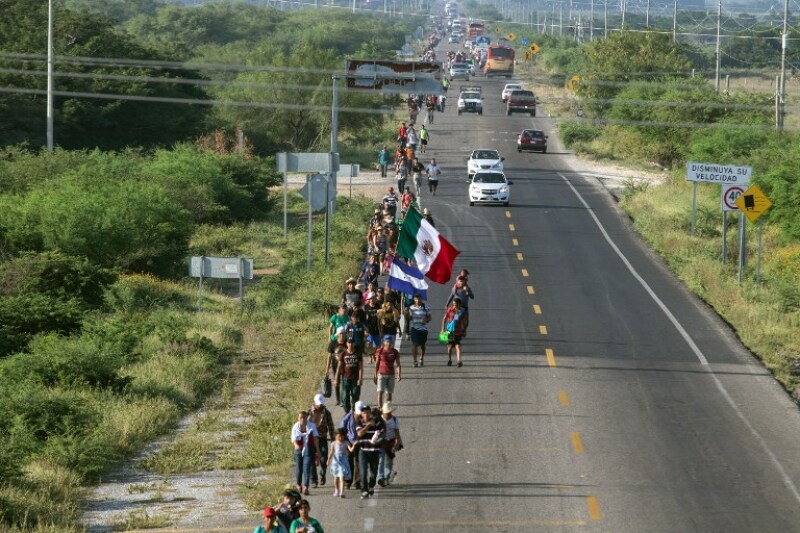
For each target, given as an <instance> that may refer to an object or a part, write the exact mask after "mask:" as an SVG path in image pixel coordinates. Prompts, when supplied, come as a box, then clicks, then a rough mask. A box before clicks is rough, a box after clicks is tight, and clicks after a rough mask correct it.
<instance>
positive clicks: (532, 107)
mask: <svg viewBox="0 0 800 533" xmlns="http://www.w3.org/2000/svg"><path fill="white" fill-rule="evenodd" d="M514 111H523V112H525V113H530V115H531V116H532V117H535V116H536V96H534V94H533V91H526V90H524V89H516V90H513V91H511V93H509V95H508V98H507V99H506V115H510V114H511V113H513V112H514Z"/></svg>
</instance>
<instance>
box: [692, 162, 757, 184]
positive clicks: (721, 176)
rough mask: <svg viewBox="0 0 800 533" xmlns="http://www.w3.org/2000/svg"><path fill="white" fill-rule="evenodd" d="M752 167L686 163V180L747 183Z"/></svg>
mask: <svg viewBox="0 0 800 533" xmlns="http://www.w3.org/2000/svg"><path fill="white" fill-rule="evenodd" d="M752 174H753V167H737V166H734V165H721V164H719V163H693V162H691V161H690V162H689V163H686V181H698V182H704V183H728V184H731V185H734V184H735V185H747V184H749V183H750V176H751V175H752Z"/></svg>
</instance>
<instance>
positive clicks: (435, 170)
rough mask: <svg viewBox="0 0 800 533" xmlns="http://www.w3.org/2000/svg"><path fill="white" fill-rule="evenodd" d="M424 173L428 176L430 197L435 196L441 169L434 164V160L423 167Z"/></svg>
mask: <svg viewBox="0 0 800 533" xmlns="http://www.w3.org/2000/svg"><path fill="white" fill-rule="evenodd" d="M425 172H426V173H427V174H428V188H429V189H430V192H431V194H432V195H434V196H436V187H438V186H439V176H440V175H441V174H442V169H441V168H439V165H437V164H436V160H435V159H431V162H430V163H428V164H427V165H426V166H425Z"/></svg>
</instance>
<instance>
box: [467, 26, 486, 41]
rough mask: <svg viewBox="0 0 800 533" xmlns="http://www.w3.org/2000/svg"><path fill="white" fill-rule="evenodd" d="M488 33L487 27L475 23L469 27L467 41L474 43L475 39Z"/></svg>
mask: <svg viewBox="0 0 800 533" xmlns="http://www.w3.org/2000/svg"><path fill="white" fill-rule="evenodd" d="M484 33H486V26H484V25H483V24H481V23H479V22H473V23H472V24H470V25H469V26H468V27H467V40H468V41H474V40H475V37H478V36H479V35H483V34H484Z"/></svg>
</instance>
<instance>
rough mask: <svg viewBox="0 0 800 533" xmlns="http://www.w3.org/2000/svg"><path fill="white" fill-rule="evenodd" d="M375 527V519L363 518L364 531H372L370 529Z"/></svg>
mask: <svg viewBox="0 0 800 533" xmlns="http://www.w3.org/2000/svg"><path fill="white" fill-rule="evenodd" d="M374 527H375V519H374V518H365V519H364V531H372V528H374Z"/></svg>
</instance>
